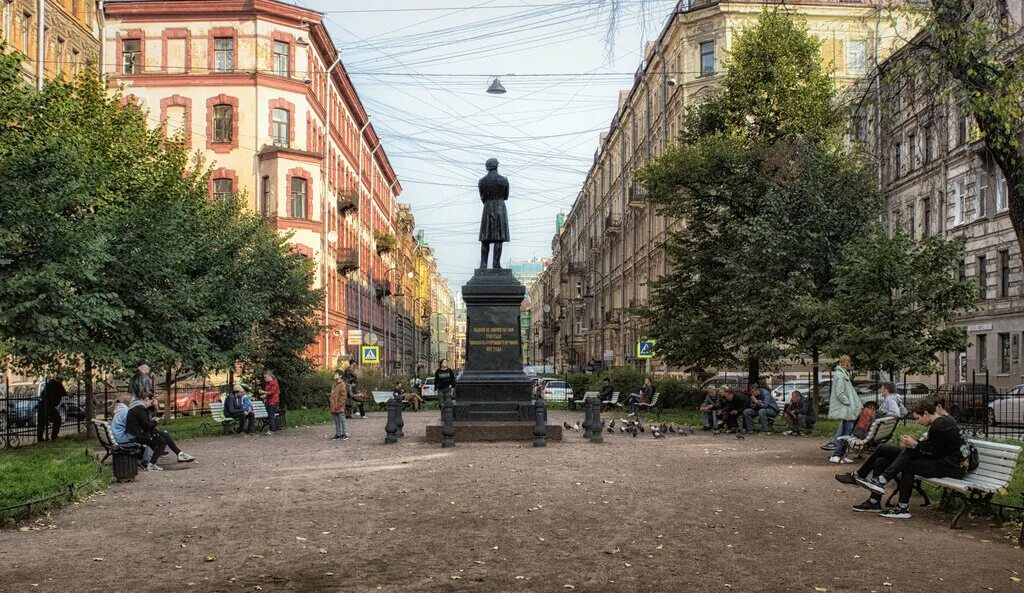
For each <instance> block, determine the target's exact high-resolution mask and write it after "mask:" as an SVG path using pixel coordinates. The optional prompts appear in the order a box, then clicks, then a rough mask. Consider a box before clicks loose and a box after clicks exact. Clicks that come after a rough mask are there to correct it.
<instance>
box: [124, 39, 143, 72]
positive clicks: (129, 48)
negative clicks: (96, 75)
mask: <svg viewBox="0 0 1024 593" xmlns="http://www.w3.org/2000/svg"><path fill="white" fill-rule="evenodd" d="M121 55H122V56H123V57H122V59H121V63H122V71H123V72H124V73H125V74H138V73H139V72H141V71H142V40H141V39H125V40H123V41H122V42H121Z"/></svg>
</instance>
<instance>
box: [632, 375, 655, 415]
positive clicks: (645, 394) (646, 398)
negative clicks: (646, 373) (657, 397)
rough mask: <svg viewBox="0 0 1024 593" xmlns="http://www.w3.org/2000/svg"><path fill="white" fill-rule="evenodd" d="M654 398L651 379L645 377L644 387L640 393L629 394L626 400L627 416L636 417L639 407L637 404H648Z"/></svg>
mask: <svg viewBox="0 0 1024 593" xmlns="http://www.w3.org/2000/svg"><path fill="white" fill-rule="evenodd" d="M653 398H654V383H652V382H651V378H650V377H647V378H645V379H644V386H643V387H641V388H640V393H630V394H629V397H627V398H626V401H625V404H626V406H628V407H629V415H630V416H636V413H637V411H639V409H640V406H639V405H638V404H649V403H651V401H652V400H653Z"/></svg>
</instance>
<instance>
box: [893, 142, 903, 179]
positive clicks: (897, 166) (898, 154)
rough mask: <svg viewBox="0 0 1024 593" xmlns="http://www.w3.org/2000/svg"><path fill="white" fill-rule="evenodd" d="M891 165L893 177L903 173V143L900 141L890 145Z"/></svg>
mask: <svg viewBox="0 0 1024 593" xmlns="http://www.w3.org/2000/svg"><path fill="white" fill-rule="evenodd" d="M892 166H893V179H899V178H900V176H901V175H903V144H902V143H900V142H897V143H895V144H893V145H892Z"/></svg>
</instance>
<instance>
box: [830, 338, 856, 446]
mask: <svg viewBox="0 0 1024 593" xmlns="http://www.w3.org/2000/svg"><path fill="white" fill-rule="evenodd" d="M852 368H853V361H852V360H851V359H850V356H849V355H847V354H844V355H842V356H840V357H839V364H837V365H836V368H835V369H834V370H833V371H832V394H831V397H830V398H829V404H828V417H829V418H831V419H833V420H838V421H839V427H838V428H836V434H835V436H834V437H832V443H830V444H832V445H833V447H832V449H833V451H832V455H831V457H829V462H830V463H853V462H852V461H851V460H850V459H849V458H847V457H846V441H845V440H840V438H839V437H844V436H849V435H851V434H853V426H854V423H856V422H857V417H858V416H860V411H861V409H863V407H864V405H863V404H862V403H861V401H860V396H858V395H857V392H856V390H854V388H853V383H852V382H851V381H850V369H852Z"/></svg>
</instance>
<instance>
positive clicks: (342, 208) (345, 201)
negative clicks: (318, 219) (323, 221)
mask: <svg viewBox="0 0 1024 593" xmlns="http://www.w3.org/2000/svg"><path fill="white" fill-rule="evenodd" d="M349 210H351V211H352V212H358V211H359V203H358V202H356V197H355V196H354V195H346V194H342V195H340V196H338V216H345V213H346V212H348V211H349Z"/></svg>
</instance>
